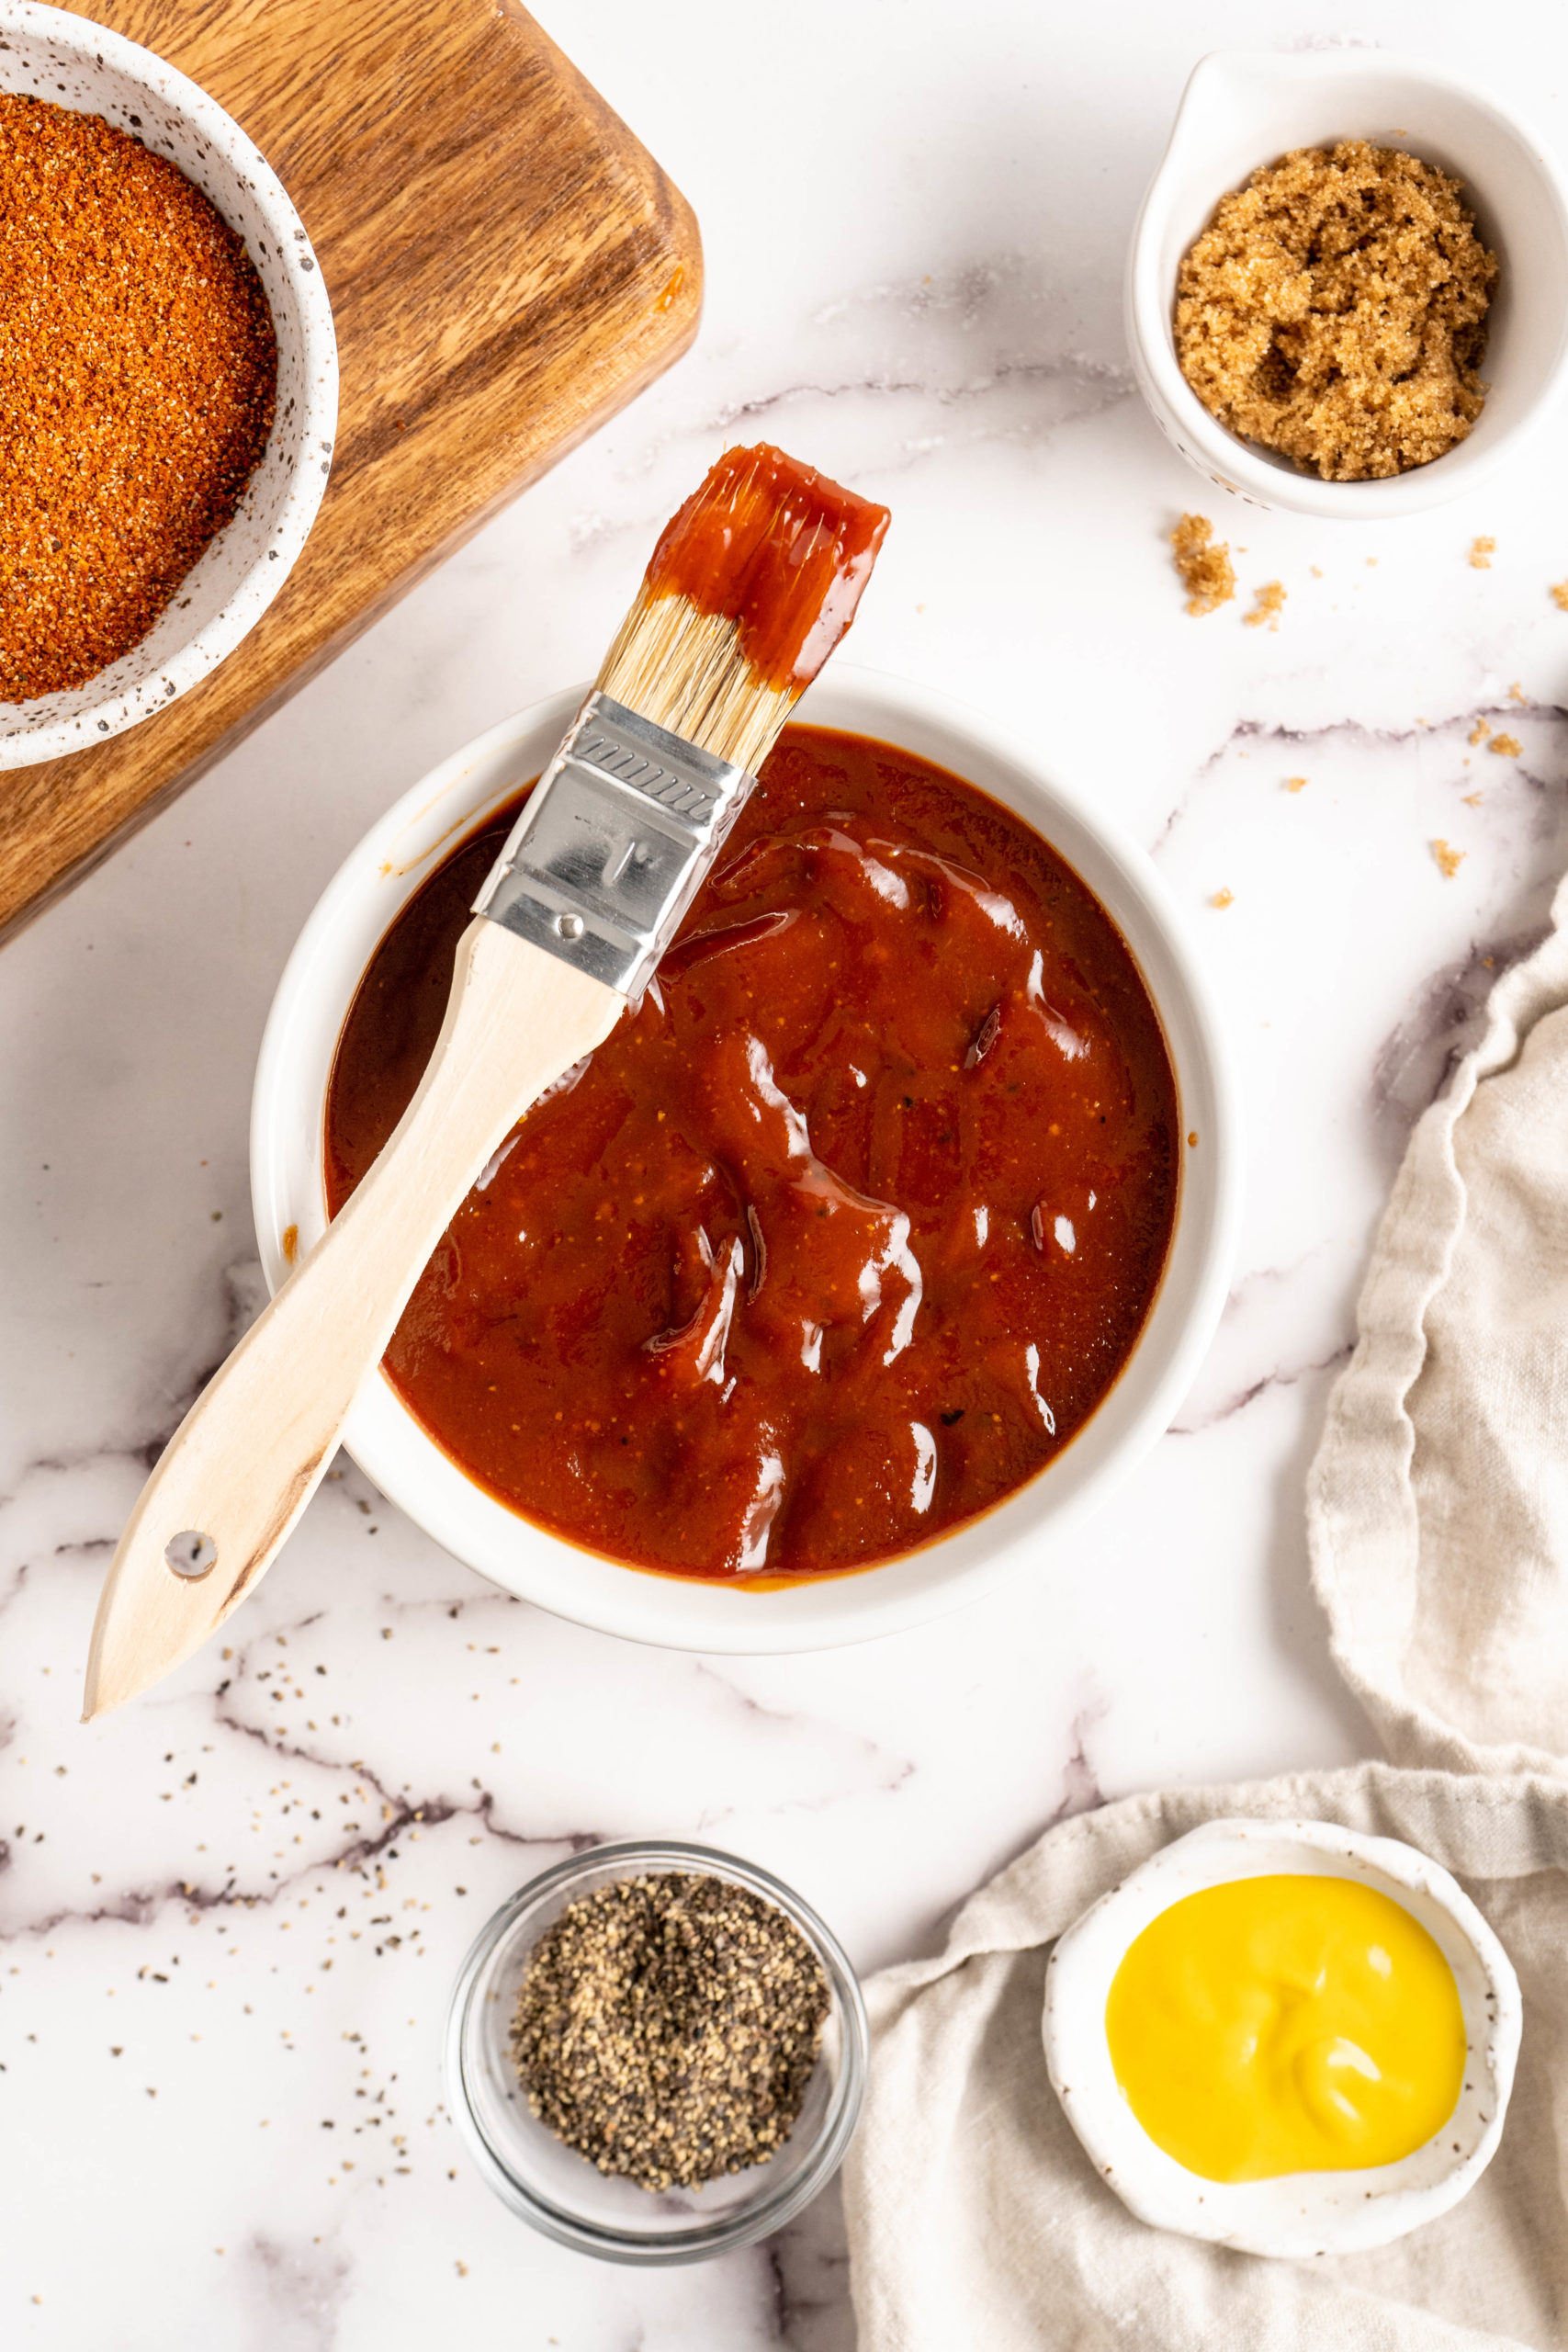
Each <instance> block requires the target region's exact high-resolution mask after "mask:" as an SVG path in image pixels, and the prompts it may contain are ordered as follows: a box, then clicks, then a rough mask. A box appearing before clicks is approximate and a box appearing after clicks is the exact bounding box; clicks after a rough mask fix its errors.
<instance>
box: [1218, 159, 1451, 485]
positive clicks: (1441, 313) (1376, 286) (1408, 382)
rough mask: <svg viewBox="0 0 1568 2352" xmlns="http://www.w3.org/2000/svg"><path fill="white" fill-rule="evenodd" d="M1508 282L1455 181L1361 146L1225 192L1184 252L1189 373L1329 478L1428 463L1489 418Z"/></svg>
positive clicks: (1302, 463) (1254, 437)
mask: <svg viewBox="0 0 1568 2352" xmlns="http://www.w3.org/2000/svg"><path fill="white" fill-rule="evenodd" d="M1496 276H1497V262H1496V256H1495V254H1489V253H1488V252H1486V250H1485V248H1484V247H1483V245H1482V243H1481V242H1480V240H1479V239H1478V237H1477V236H1476V233H1475V222H1474V220H1473V219H1472V216H1471V214H1470V213H1469V212H1468V211H1467V210H1466V209H1465V208H1464V206H1463V205H1462V204H1461V202H1460V183H1459V182H1458V181H1457V180H1453V179H1450V178H1449V177H1448V175H1447V174H1445V173H1443V172H1439V171H1438V170H1437V169H1435V167H1434V166H1433V165H1432V164H1426V163H1423V162H1422V161H1421V160H1420V158H1419V157H1418V156H1415V155H1406V154H1404V153H1401V152H1400V151H1399V150H1398V149H1396V148H1389V147H1374V146H1372V145H1371V144H1370V143H1369V141H1366V140H1361V139H1350V140H1343V141H1340V143H1339V144H1338V145H1337V147H1335V148H1334V150H1333V151H1332V153H1329V152H1327V151H1325V149H1323V148H1321V147H1303V148H1298V149H1296V150H1294V151H1293V152H1292V153H1290V154H1288V155H1285V156H1282V157H1281V158H1280V161H1279V162H1278V163H1277V164H1266V165H1264V166H1263V167H1262V168H1261V169H1260V170H1258V171H1256V172H1254V173H1253V175H1252V176H1251V178H1250V179H1249V180H1248V181H1247V185H1246V187H1241V188H1237V189H1235V190H1233V192H1232V193H1231V194H1230V195H1228V196H1226V197H1224V198H1222V199H1221V202H1220V204H1219V206H1218V208H1217V209H1216V210H1215V213H1214V217H1213V220H1211V222H1210V223H1209V226H1208V227H1207V228H1206V229H1205V230H1204V232H1203V233H1202V235H1201V237H1200V238H1199V239H1198V240H1197V242H1196V243H1195V244H1194V245H1193V246H1192V247H1191V248H1190V251H1189V252H1188V254H1186V256H1185V258H1184V259H1183V261H1182V264H1181V268H1180V272H1179V277H1178V279H1177V302H1176V347H1177V356H1178V358H1179V362H1180V365H1181V370H1182V373H1183V374H1184V375H1185V377H1186V378H1187V380H1188V382H1189V383H1190V385H1191V387H1192V389H1193V390H1194V391H1195V392H1196V393H1197V395H1198V398H1199V399H1200V400H1201V401H1202V402H1203V405H1204V407H1205V408H1207V409H1208V410H1209V411H1210V413H1211V414H1212V415H1213V416H1216V417H1217V418H1218V419H1219V421H1220V423H1221V424H1224V425H1227V426H1228V427H1229V428H1230V430H1231V431H1232V432H1233V433H1236V434H1239V435H1242V436H1243V437H1244V438H1245V439H1247V440H1251V441H1258V442H1261V443H1262V444H1263V445H1264V447H1266V448H1269V449H1275V450H1278V451H1279V453H1280V455H1281V456H1282V457H1286V458H1292V459H1293V461H1294V462H1295V463H1296V464H1297V465H1298V466H1299V467H1301V468H1302V469H1303V471H1305V472H1311V473H1316V474H1318V475H1320V476H1321V477H1322V479H1323V480H1324V481H1374V480H1377V479H1380V478H1382V477H1383V476H1386V475H1389V474H1397V473H1404V472H1405V471H1407V470H1408V469H1410V468H1411V467H1413V466H1422V465H1427V464H1429V463H1430V462H1431V460H1432V459H1433V458H1439V457H1441V456H1442V454H1443V452H1444V451H1445V450H1447V449H1450V448H1452V447H1454V445H1455V444H1456V443H1457V442H1460V441H1462V440H1463V439H1464V438H1465V436H1466V435H1467V434H1468V433H1469V432H1470V429H1471V427H1472V424H1474V422H1475V419H1476V418H1477V417H1478V416H1479V415H1480V413H1481V409H1482V404H1483V401H1484V399H1485V386H1484V385H1483V382H1482V380H1481V378H1480V375H1479V373H1478V372H1477V371H1478V368H1479V366H1480V361H1481V357H1482V353H1483V347H1484V343H1485V335H1486V313H1487V310H1488V307H1489V305H1490V303H1491V300H1492V289H1493V287H1494V285H1495V280H1496Z"/></svg>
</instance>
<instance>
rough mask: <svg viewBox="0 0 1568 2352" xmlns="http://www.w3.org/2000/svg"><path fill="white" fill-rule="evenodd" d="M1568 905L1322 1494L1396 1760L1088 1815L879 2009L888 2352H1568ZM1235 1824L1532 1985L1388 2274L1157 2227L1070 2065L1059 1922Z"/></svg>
mask: <svg viewBox="0 0 1568 2352" xmlns="http://www.w3.org/2000/svg"><path fill="white" fill-rule="evenodd" d="M1565 918H1568V884H1565V885H1564V886H1562V888H1560V889H1559V891H1558V895H1557V899H1556V902H1555V904H1554V906H1553V909H1552V929H1551V933H1550V935H1549V936H1548V938H1547V940H1546V942H1545V944H1544V945H1542V946H1541V947H1540V949H1539V950H1538V951H1537V952H1536V954H1535V955H1534V956H1531V957H1530V958H1529V960H1528V961H1527V962H1526V963H1524V964H1522V965H1520V966H1518V967H1517V968H1516V969H1515V970H1514V971H1512V972H1510V973H1509V974H1507V975H1506V978H1504V979H1503V980H1502V981H1500V982H1499V984H1498V986H1497V988H1496V989H1495V990H1494V992H1493V996H1492V1000H1491V1002H1490V1004H1489V1006H1488V1008H1487V1013H1486V1019H1485V1024H1484V1035H1483V1037H1482V1039H1481V1041H1480V1043H1479V1045H1478V1046H1475V1047H1474V1048H1473V1050H1472V1051H1471V1052H1470V1053H1468V1054H1467V1055H1466V1056H1465V1057H1464V1058H1463V1060H1462V1061H1461V1063H1460V1065H1459V1067H1458V1069H1456V1071H1455V1072H1454V1075H1453V1079H1452V1080H1451V1082H1450V1087H1449V1089H1448V1091H1447V1092H1446V1093H1445V1095H1444V1096H1443V1098H1442V1100H1441V1101H1440V1102H1438V1103H1434V1104H1433V1105H1432V1107H1431V1108H1430V1109H1429V1110H1428V1111H1427V1113H1426V1114H1425V1116H1424V1117H1423V1118H1422V1120H1421V1121H1420V1123H1419V1125H1417V1127H1416V1132H1415V1135H1414V1136H1413V1137H1412V1139H1411V1144H1410V1148H1409V1150H1408V1153H1407V1154H1406V1157H1405V1161H1404V1168H1403V1169H1402V1170H1401V1172H1400V1177H1399V1181H1398V1183H1397V1184H1396V1186H1395V1188H1394V1192H1393V1199H1392V1200H1391V1202H1390V1204H1389V1207H1388V1210H1387V1213H1386V1215H1385V1216H1384V1218H1383V1222H1382V1228H1381V1230H1380V1232H1379V1235H1378V1239H1377V1244H1376V1247H1375V1250H1374V1252H1373V1258H1372V1264H1371V1271H1370V1272H1369V1275H1368V1278H1367V1282H1366V1285H1365V1288H1364V1290H1363V1292H1362V1295H1361V1300H1360V1306H1359V1322H1360V1337H1359V1343H1358V1346H1357V1349H1356V1352H1355V1355H1354V1357H1353V1359H1352V1361H1351V1363H1350V1364H1349V1367H1348V1370H1347V1371H1346V1373H1345V1374H1344V1376H1343V1378H1342V1379H1341V1380H1340V1382H1339V1384H1338V1385H1337V1388H1336V1390H1335V1392H1334V1396H1333V1398H1332V1400H1331V1402H1330V1405H1329V1410H1328V1419H1327V1425H1326V1428H1325V1433H1324V1438H1323V1442H1322V1445H1321V1447H1320V1449H1319V1452H1318V1455H1317V1459H1316V1461H1315V1462H1314V1464H1313V1467H1312V1471H1311V1473H1310V1475H1309V1477H1308V1482H1307V1525H1308V1534H1309V1538H1310V1542H1311V1548H1312V1560H1313V1574H1314V1582H1315V1584H1316V1587H1317V1590H1318V1594H1319V1598H1320V1599H1321V1600H1322V1601H1323V1604H1324V1607H1325V1610H1326V1611H1327V1614H1328V1619H1329V1630H1330V1638H1331V1641H1332V1645H1333V1649H1334V1655H1335V1657H1336V1659H1337V1663H1338V1665H1339V1668H1340V1670H1341V1671H1342V1672H1343V1674H1344V1675H1345V1678H1346V1679H1347V1681H1348V1683H1349V1685H1350V1687H1351V1688H1352V1690H1354V1691H1355V1692H1356V1693H1357V1695H1358V1697H1359V1699H1360V1700H1361V1702H1363V1704H1364V1705H1365V1706H1366V1708H1367V1710H1368V1712H1369V1713H1371V1717H1372V1719H1373V1721H1374V1723H1375V1724H1377V1726H1378V1728H1379V1731H1380V1732H1381V1734H1382V1737H1383V1739H1384V1741H1385V1742H1386V1744H1387V1747H1388V1749H1389V1753H1390V1755H1391V1756H1392V1757H1393V1758H1394V1759H1395V1760H1394V1761H1393V1763H1368V1764H1362V1765H1359V1766H1357V1767H1356V1768H1355V1769H1354V1770H1350V1771H1342V1772H1321V1773H1302V1774H1297V1775H1293V1776H1292V1777H1291V1778H1289V1779H1287V1780H1280V1781H1260V1782H1258V1783H1255V1784H1253V1785H1250V1786H1246V1785H1244V1786H1242V1787H1238V1788H1225V1789H1196V1790H1186V1791H1180V1792H1174V1793H1168V1794H1165V1795H1154V1796H1143V1797H1134V1798H1129V1799H1127V1800H1125V1801H1124V1802H1122V1804H1112V1805H1107V1806H1105V1807H1104V1808H1103V1809H1102V1810H1100V1811H1099V1812H1097V1813H1091V1814H1085V1815H1080V1816H1079V1817H1078V1818H1077V1820H1074V1821H1067V1822H1064V1823H1062V1824H1061V1825H1060V1826H1057V1827H1056V1828H1055V1829H1052V1830H1049V1831H1048V1832H1047V1833H1046V1835H1045V1836H1044V1837H1043V1838H1042V1839H1041V1840H1040V1842H1039V1843H1038V1845H1036V1846H1034V1847H1033V1848H1032V1849H1031V1850H1030V1851H1029V1852H1028V1853H1027V1854H1025V1855H1024V1856H1023V1857H1022V1858H1021V1860H1019V1861H1017V1862H1015V1863H1013V1864H1012V1866H1011V1867H1010V1869H1008V1870H1006V1871H1003V1872H1002V1874H1001V1875H1000V1877H999V1878H997V1879H994V1880H993V1881H992V1882H991V1883H990V1885H988V1886H987V1887H985V1888H983V1889H982V1890H981V1891H980V1893H979V1894H976V1895H975V1896H974V1897H972V1899H971V1900H970V1902H969V1903H968V1904H966V1905H965V1906H964V1910H963V1911H962V1912H961V1913H960V1915H959V1917H958V1919H957V1921H956V1922H955V1924H954V1927H953V1933H952V1935H951V1937H950V1939H949V1941H948V1946H947V1949H946V1951H944V1952H943V1953H942V1955H941V1957H940V1958H939V1959H936V1960H932V1961H922V1962H914V1963H912V1964H910V1965H908V1966H906V1967H902V1968H895V1969H890V1970H888V1971H887V1972H886V1973H885V1974H883V1975H882V1976H880V1977H877V1978H875V1979H874V1981H873V1982H872V1984H871V1985H868V1986H867V1988H866V1990H867V2000H868V2004H869V2007H870V2009H871V2015H872V2025H873V2031H874V2057H873V2064H872V2079H871V2090H870V2095H869V2097H868V2099H867V2102H866V2111H865V2116H864V2120H863V2123H862V2126H861V2130H860V2133H859V2135H858V2137H857V2139H856V2142H855V2144H854V2146H853V2148H852V2151H851V2154H850V2158H849V2162H848V2164H847V2165H846V2167H845V2173H844V2194H845V2207H846V2211H847V2214H848V2220H849V2230H850V2248H851V2258H852V2283H853V2290H854V2301H855V2312H856V2316H857V2319H858V2323H859V2331H860V2343H859V2352H1023V2347H1025V2346H1028V2347H1029V2348H1030V2352H1039V2347H1042V2346H1051V2347H1058V2346H1060V2347H1062V2352H1110V2347H1112V2346H1114V2347H1117V2348H1118V2352H1122V2347H1126V2348H1127V2352H1131V2348H1132V2347H1134V2346H1135V2347H1137V2352H1198V2347H1200V2346H1201V2347H1204V2352H1231V2347H1235V2352H1416V2347H1419V2348H1420V2352H1461V2347H1469V2352H1480V2347H1483V2346H1490V2347H1501V2346H1510V2347H1517V2346H1529V2347H1530V2352H1551V2347H1557V2346H1562V2347H1565V2352H1568V2211H1565V2199H1568V937H1565V934H1564V930H1563V924H1564V920H1565ZM1224 1814H1255V1815H1262V1816H1268V1817H1271V1818H1275V1817H1283V1818H1290V1817H1292V1816H1301V1815H1312V1816H1314V1817H1315V1818H1317V1819H1321V1820H1327V1821H1337V1822H1343V1823H1345V1824H1346V1825H1347V1826H1349V1827H1352V1828H1356V1829H1363V1830H1369V1831H1372V1832H1375V1833H1378V1834H1380V1835H1382V1836H1387V1837H1394V1838H1405V1839H1407V1840H1408V1841H1409V1843H1410V1844H1411V1845H1413V1846H1418V1847H1420V1848H1421V1849H1422V1850H1423V1851H1424V1852H1426V1853H1428V1854H1431V1855H1433V1856H1435V1857H1436V1858H1437V1860H1438V1861H1441V1862H1443V1863H1445V1864H1446V1865H1447V1866H1448V1868H1449V1869H1450V1870H1451V1871H1454V1873H1455V1875H1456V1876H1457V1877H1458V1878H1460V1879H1461V1881H1462V1883H1464V1885H1465V1886H1466V1888H1467V1889H1468V1891H1469V1893H1470V1894H1472V1896H1473V1897H1474V1899H1475V1901H1476V1902H1477V1903H1478V1904H1479V1905H1480V1906H1481V1909H1482V1910H1483V1912H1484V1914H1485V1915H1486V1917H1488V1918H1489V1919H1490V1920H1491V1921H1492V1924H1493V1926H1494V1927H1495V1928H1496V1930H1497V1932H1498V1934H1499V1935H1500V1936H1501V1938H1502V1939H1503V1942H1504V1944H1505V1946H1506V1949H1507V1951H1508V1954H1509V1957H1510V1958H1511V1959H1512V1961H1513V1962H1514V1965H1515V1967H1516V1968H1517V1971H1518V1974H1519V1982H1520V1985H1521V1986H1522V1988H1523V1993H1524V2005H1525V2022H1524V2043H1523V2048H1522V2052H1521V2054H1520V2060H1519V2071H1518V2076H1517V2081H1516V2084H1515V2088H1514V2097H1513V2103H1512V2105H1511V2107H1510V2109H1509V2112H1508V2121H1507V2126H1506V2130H1505V2132H1504V2135H1503V2143H1502V2146H1501V2149H1500V2151H1499V2153H1498V2154H1497V2156H1496V2158H1495V2161H1494V2163H1493V2165H1492V2166H1491V2168H1490V2170H1489V2171H1488V2172H1487V2174H1486V2175H1485V2176H1484V2177H1483V2180H1482V2181H1481V2183H1480V2185H1479V2187H1478V2188H1475V2189H1474V2190H1473V2191H1472V2194H1471V2196H1470V2197H1469V2198H1467V2199H1465V2200H1464V2201H1463V2202H1462V2203H1461V2204H1460V2205H1459V2206H1457V2207H1456V2208H1455V2209H1454V2211H1452V2212H1451V2213H1449V2214H1446V2215H1444V2216H1443V2217H1442V2219H1441V2220H1439V2221H1437V2222H1431V2223H1429V2224H1428V2225H1427V2227H1426V2228H1425V2229H1421V2230H1417V2231H1416V2232H1415V2233H1413V2234H1412V2235H1411V2236H1410V2237H1408V2238H1404V2239H1402V2240H1401V2241H1400V2242H1399V2243H1398V2244H1397V2245H1392V2246H1387V2247H1384V2248H1382V2250H1381V2251H1379V2252H1376V2253H1371V2254H1361V2255H1354V2256H1343V2257H1337V2258H1329V2259H1324V2260H1320V2261H1316V2262H1313V2263H1285V2262H1267V2261H1262V2260H1259V2259H1258V2258H1256V2257H1253V2256H1247V2255H1236V2254H1229V2253H1226V2252H1224V2251H1223V2250H1222V2249H1219V2248H1216V2247H1212V2246H1205V2245H1198V2244H1197V2243H1195V2242H1194V2241H1192V2240H1190V2239H1187V2238H1180V2237H1176V2236H1172V2235H1170V2234H1169V2233H1166V2232H1162V2231H1158V2230H1152V2229H1149V2228H1147V2227H1146V2226H1145V2224H1144V2223H1143V2222H1136V2221H1134V2219H1133V2217H1132V2215H1131V2214H1130V2213H1128V2212H1127V2211H1126V2210H1125V2209H1124V2208H1123V2206H1122V2204H1121V2202H1120V2201H1119V2199H1116V2198H1115V2197H1114V2196H1112V2194H1111V2191H1110V2190H1109V2189H1108V2188H1104V2187H1103V2185H1102V2184H1101V2183H1100V2180H1099V2179H1098V2178H1097V2177H1096V2175H1095V2173H1094V2171H1093V2168H1092V2167H1091V2165H1089V2160H1088V2158H1087V2157H1086V2156H1085V2155H1084V2154H1083V2152H1082V2150H1081V2149H1080V2148H1079V2146H1078V2143H1077V2140H1076V2139H1075V2138H1074V2137H1073V2135H1072V2133H1071V2131H1069V2130H1068V2128H1067V2125H1066V2121H1065V2120H1064V2118H1063V2116H1062V2113H1061V2110H1060V2109H1059V2108H1058V2106H1057V2104H1056V2100H1055V2094H1054V2093H1053V2091H1052V2089H1051V2086H1050V2084H1049V2082H1048V2080H1047V2079H1046V2075H1045V2064H1044V2056H1043V2050H1042V2046H1041V2009H1042V2005H1043V1986H1044V1973H1045V1961H1046V1957H1047V1952H1048V1948H1049V1945H1050V1943H1051V1940H1052V1939H1053V1938H1054V1937H1055V1936H1057V1935H1059V1934H1060V1933H1061V1932H1062V1930H1063V1929H1064V1928H1067V1927H1069V1926H1070V1925H1071V1924H1072V1922H1073V1920H1074V1919H1076V1918H1077V1916H1078V1915H1079V1913H1080V1912H1081V1911H1083V1910H1084V1909H1085V1908H1086V1907H1087V1906H1088V1905H1089V1904H1090V1903H1092V1902H1094V1901H1095V1900H1096V1898H1097V1897H1098V1896H1099V1895H1100V1894H1104V1893H1105V1892H1106V1890H1107V1889H1108V1888H1110V1887H1112V1886H1114V1885H1115V1884H1116V1883H1118V1881H1119V1880H1120V1879H1122V1877H1124V1876H1125V1874H1126V1873H1127V1871H1130V1870H1132V1869H1134V1868H1135V1867H1136V1865H1137V1864H1138V1863H1139V1862H1142V1861H1144V1860H1146V1859H1147V1857H1148V1856H1149V1855H1150V1854H1152V1853H1154V1852H1155V1851H1156V1849H1158V1848H1159V1847H1160V1846H1162V1845H1164V1844H1166V1843H1167V1842H1168V1840H1169V1839H1170V1838H1178V1837H1180V1836H1181V1835H1182V1834H1183V1832H1184V1831H1186V1830H1188V1829H1191V1828H1194V1827H1196V1826H1197V1825H1198V1824H1199V1823H1200V1822H1202V1821H1207V1820H1212V1819H1213V1818H1214V1817H1215V1816H1216V1815H1224Z"/></svg>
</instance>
